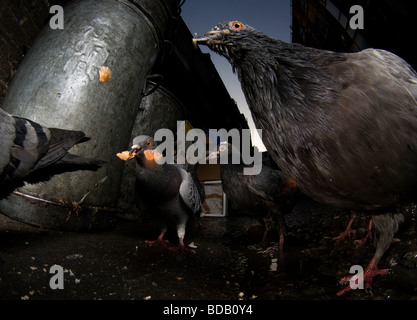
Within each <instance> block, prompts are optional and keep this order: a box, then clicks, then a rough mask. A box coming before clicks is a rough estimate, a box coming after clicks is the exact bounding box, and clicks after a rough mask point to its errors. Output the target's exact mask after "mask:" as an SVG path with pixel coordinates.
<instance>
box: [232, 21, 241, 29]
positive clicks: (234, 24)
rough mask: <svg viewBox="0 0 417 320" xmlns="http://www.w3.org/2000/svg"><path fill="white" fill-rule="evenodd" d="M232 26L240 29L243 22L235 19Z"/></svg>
mask: <svg viewBox="0 0 417 320" xmlns="http://www.w3.org/2000/svg"><path fill="white" fill-rule="evenodd" d="M232 26H233V28H235V29H236V30H239V29H242V27H243V24H241V23H240V22H238V21H235V22H233V23H232Z"/></svg>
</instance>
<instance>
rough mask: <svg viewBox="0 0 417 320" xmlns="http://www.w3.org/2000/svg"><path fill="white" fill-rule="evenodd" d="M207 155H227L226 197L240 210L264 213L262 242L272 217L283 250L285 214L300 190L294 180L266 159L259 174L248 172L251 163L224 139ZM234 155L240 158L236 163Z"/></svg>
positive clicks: (223, 174) (223, 169) (224, 173)
mask: <svg viewBox="0 0 417 320" xmlns="http://www.w3.org/2000/svg"><path fill="white" fill-rule="evenodd" d="M223 154H224V155H225V156H223ZM234 155H236V156H235V157H234ZM208 158H217V159H220V160H221V159H222V158H223V159H227V163H222V162H221V165H220V172H221V178H222V187H223V191H224V192H225V194H226V196H227V200H228V201H229V202H231V203H233V205H234V206H235V207H236V208H237V209H238V210H239V212H242V213H245V214H248V215H252V216H257V217H259V216H260V217H262V219H263V220H264V221H265V223H266V230H265V233H264V236H263V239H262V242H263V243H265V242H266V239H267V235H268V231H269V229H270V223H269V221H272V224H273V225H275V228H276V230H277V231H278V234H279V237H280V240H279V248H280V251H281V252H282V249H283V243H284V233H285V222H284V217H283V215H284V214H285V213H288V212H290V211H291V210H292V208H293V205H294V203H295V199H296V196H297V193H298V192H297V191H298V188H297V186H296V183H295V181H294V180H293V179H291V178H288V177H287V176H286V175H285V174H284V173H283V172H282V171H281V170H279V169H274V168H272V167H271V166H267V165H266V164H265V163H264V164H263V165H262V170H261V171H260V173H259V174H256V175H245V174H244V172H243V170H244V168H245V167H248V166H247V165H245V164H244V162H243V159H242V156H241V153H240V151H239V150H238V149H237V148H236V147H235V146H233V145H232V144H230V143H227V142H221V143H220V145H219V146H218V151H217V152H213V153H211V154H210V155H209V157H208ZM234 158H235V159H240V161H239V162H238V163H233V159H234Z"/></svg>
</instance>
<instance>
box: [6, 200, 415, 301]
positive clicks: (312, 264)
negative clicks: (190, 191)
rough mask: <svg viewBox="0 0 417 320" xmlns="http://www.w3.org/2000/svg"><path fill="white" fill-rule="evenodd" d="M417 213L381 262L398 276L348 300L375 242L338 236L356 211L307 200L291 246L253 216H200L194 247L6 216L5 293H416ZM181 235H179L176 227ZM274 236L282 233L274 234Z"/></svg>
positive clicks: (191, 237)
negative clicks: (349, 280) (58, 276)
mask: <svg viewBox="0 0 417 320" xmlns="http://www.w3.org/2000/svg"><path fill="white" fill-rule="evenodd" d="M416 216H417V213H416V210H415V208H414V207H413V208H411V209H409V210H408V211H407V212H406V222H405V223H404V224H402V225H401V229H400V231H399V232H398V233H397V234H396V238H395V241H394V242H393V244H392V245H391V247H390V249H389V250H388V251H387V253H386V254H385V255H384V257H383V259H382V261H381V263H380V267H381V268H390V269H391V270H392V273H391V274H389V275H386V276H384V277H381V276H378V277H376V278H375V279H374V284H373V289H372V292H367V291H365V290H360V289H358V290H354V291H351V292H348V293H347V294H345V295H343V296H342V297H337V296H336V293H337V292H338V291H339V290H341V289H342V288H343V287H342V286H341V285H339V284H338V280H339V279H340V278H341V277H342V276H344V275H347V274H348V273H349V269H350V267H351V266H352V265H361V266H363V267H366V265H367V264H368V262H369V261H370V259H371V257H372V255H373V253H374V247H373V245H372V244H369V243H367V244H366V245H364V246H362V247H360V248H356V247H355V245H354V244H353V240H349V239H347V240H343V241H341V242H335V241H334V240H333V237H334V236H336V235H338V234H339V233H340V232H342V231H343V230H344V229H345V227H346V225H347V223H348V221H349V218H350V213H349V212H346V211H343V210H338V209H334V208H329V207H325V206H321V205H318V204H316V203H314V202H312V201H311V200H309V199H301V201H300V202H299V203H298V204H297V205H296V207H295V209H294V210H293V212H292V213H291V214H289V215H288V216H286V222H287V225H288V226H287V234H286V237H285V243H284V252H283V253H282V254H280V253H279V251H278V249H277V246H275V245H273V244H274V242H271V243H269V247H268V246H267V247H263V246H260V245H259V241H260V240H261V238H262V235H263V231H264V230H263V226H262V224H261V223H260V222H259V221H258V219H255V218H253V217H246V216H243V217H242V216H239V215H236V214H234V215H231V216H229V217H227V218H207V217H204V218H202V219H201V221H200V222H201V227H200V228H195V229H193V230H192V231H190V232H189V233H188V234H187V236H186V243H188V244H189V243H192V245H193V246H195V247H196V248H195V254H191V253H188V252H178V251H173V250H169V249H167V248H165V247H162V246H153V247H150V246H149V245H148V244H146V243H145V240H149V239H154V238H156V237H157V236H158V234H159V230H158V228H157V227H156V226H154V225H152V224H149V223H148V222H147V221H140V220H138V221H130V220H126V219H121V220H119V221H118V223H117V224H116V225H115V226H114V227H112V228H111V229H109V230H105V231H100V232H91V233H87V232H65V231H56V230H45V229H42V228H37V227H33V226H29V225H27V224H23V223H20V222H17V221H14V220H12V219H10V218H8V217H6V216H4V215H0V257H1V262H0V299H14V300H21V299H23V300H35V299H89V300H91V299H122V300H125V299H135V300H161V299H164V300H171V299H175V300H180V299H181V300H199V299H204V300H239V299H243V300H271V299H273V300H277V299H279V300H290V299H291V300H299V299H302V300H306V299H307V300H310V299H319V300H332V299H337V300H375V299H376V300H379V299H391V300H393V299H407V300H415V299H417V291H416V289H417V244H416V241H415V239H416ZM367 225H368V217H367V216H360V217H357V219H356V220H355V222H354V225H353V228H354V229H356V234H355V238H358V239H360V238H362V237H363V236H364V235H365V234H366V228H367ZM168 239H170V240H172V242H175V241H176V239H175V236H174V235H172V234H171V235H169V234H168ZM269 240H270V241H273V240H275V235H274V234H273V233H272V234H271V235H270V238H269ZM55 264H56V265H59V266H62V268H63V271H64V273H63V284H64V289H55V290H53V289H51V287H50V280H51V278H52V277H54V276H55V273H50V268H51V267H52V266H53V265H55Z"/></svg>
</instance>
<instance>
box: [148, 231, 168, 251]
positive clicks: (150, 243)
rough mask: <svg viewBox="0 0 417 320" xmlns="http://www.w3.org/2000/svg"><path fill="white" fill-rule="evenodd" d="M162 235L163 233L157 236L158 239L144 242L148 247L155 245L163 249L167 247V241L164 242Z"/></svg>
mask: <svg viewBox="0 0 417 320" xmlns="http://www.w3.org/2000/svg"><path fill="white" fill-rule="evenodd" d="M164 235H165V232H164V231H162V232H161V234H160V235H159V237H158V239H156V240H153V241H152V240H146V241H145V243H147V244H149V245H150V246H155V245H163V246H164V247H167V246H168V244H169V241H168V240H164Z"/></svg>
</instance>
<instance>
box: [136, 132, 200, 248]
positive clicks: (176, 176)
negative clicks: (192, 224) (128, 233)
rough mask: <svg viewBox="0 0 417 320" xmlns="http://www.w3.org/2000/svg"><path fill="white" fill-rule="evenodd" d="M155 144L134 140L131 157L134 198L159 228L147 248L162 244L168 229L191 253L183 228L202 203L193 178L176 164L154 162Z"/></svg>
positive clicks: (149, 140)
mask: <svg viewBox="0 0 417 320" xmlns="http://www.w3.org/2000/svg"><path fill="white" fill-rule="evenodd" d="M156 147H157V143H156V142H155V141H154V140H153V139H152V138H151V137H149V136H144V135H142V136H138V137H136V138H134V139H133V146H132V148H131V153H135V159H136V184H135V195H136V197H137V201H138V204H139V206H141V207H142V208H144V209H145V210H146V211H147V212H149V214H151V215H152V217H153V218H154V219H155V220H157V221H158V222H159V223H160V225H161V234H160V235H159V237H158V239H157V240H156V241H147V243H149V244H158V243H161V244H164V243H166V241H164V240H163V238H164V235H165V233H166V232H167V230H168V228H169V227H174V228H176V230H177V234H178V240H179V246H178V248H180V249H181V250H185V251H192V250H191V249H189V248H186V247H185V246H184V237H185V231H186V225H187V222H188V221H189V219H190V218H194V217H198V216H199V214H200V212H201V209H202V203H201V198H200V193H199V189H198V188H197V186H196V183H198V182H196V181H195V179H193V177H192V175H191V174H190V173H189V172H187V171H185V170H184V169H182V168H180V167H179V166H177V165H175V164H168V163H164V164H162V165H160V164H158V163H157V161H155V156H158V153H157V151H156V150H155V149H156Z"/></svg>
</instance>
